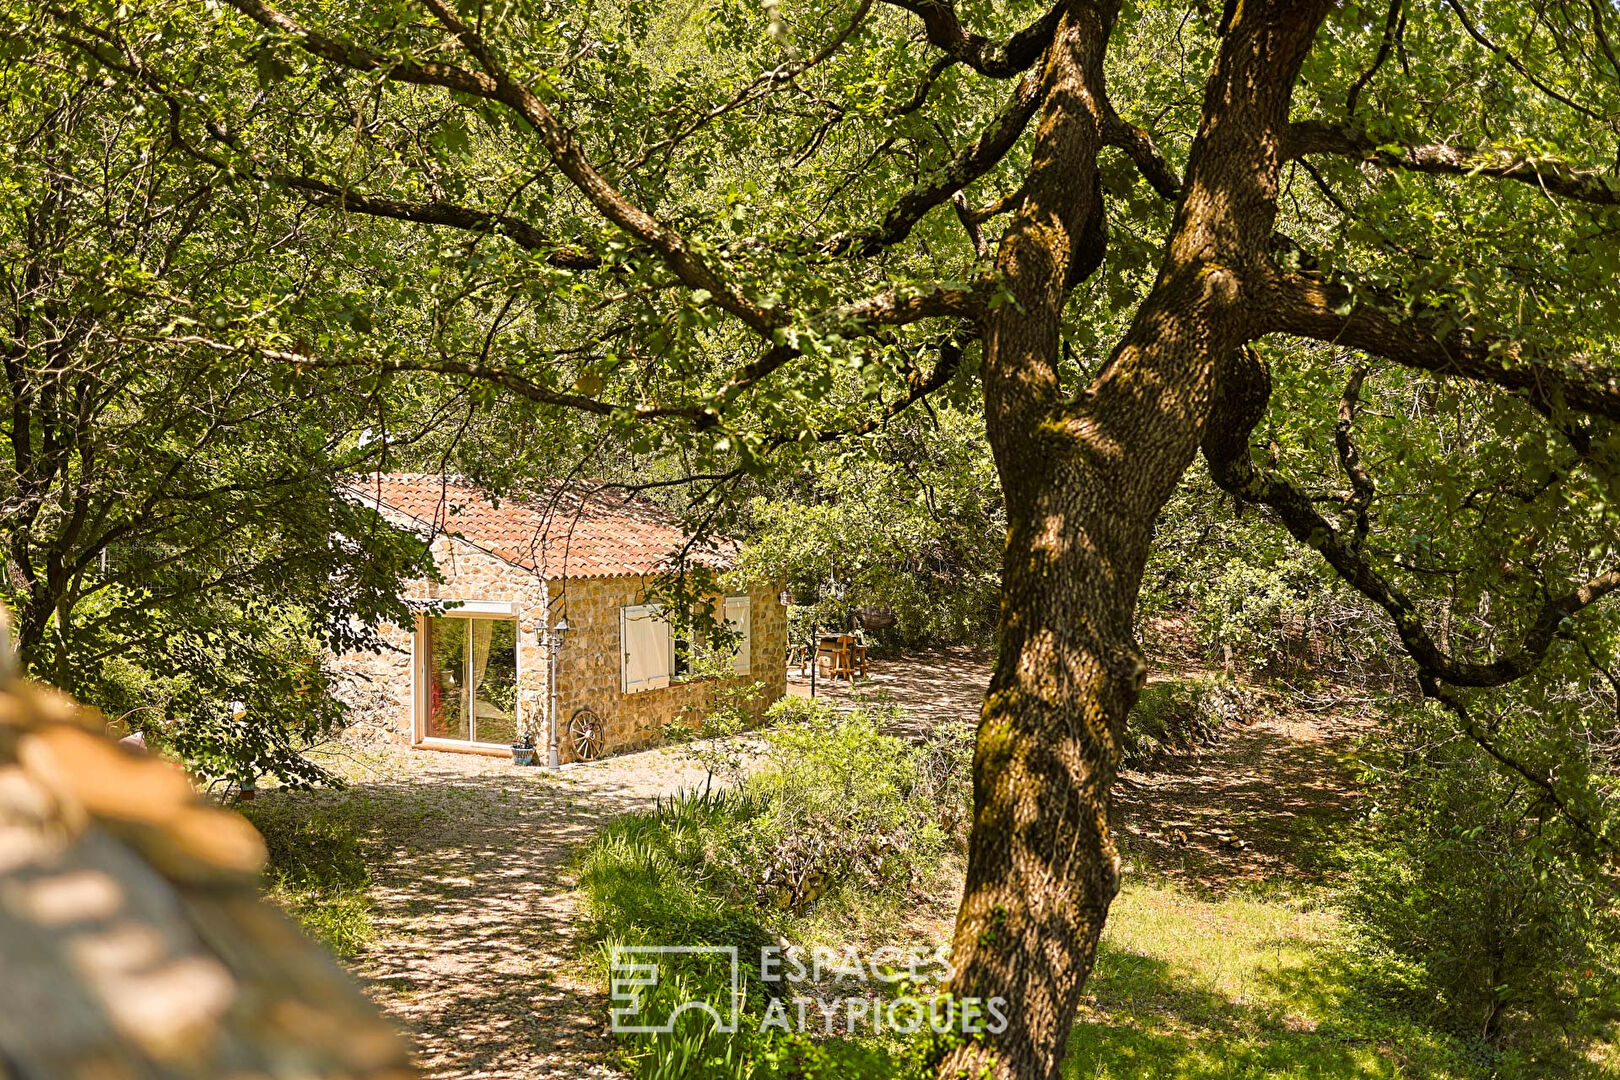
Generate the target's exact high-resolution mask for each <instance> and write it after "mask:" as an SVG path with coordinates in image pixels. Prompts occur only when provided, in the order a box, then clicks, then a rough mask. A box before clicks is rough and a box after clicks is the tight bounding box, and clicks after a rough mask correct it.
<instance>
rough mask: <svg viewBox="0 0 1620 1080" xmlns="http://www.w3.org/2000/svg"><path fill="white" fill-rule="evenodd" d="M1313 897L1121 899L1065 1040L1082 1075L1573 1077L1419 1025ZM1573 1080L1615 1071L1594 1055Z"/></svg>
mask: <svg viewBox="0 0 1620 1080" xmlns="http://www.w3.org/2000/svg"><path fill="white" fill-rule="evenodd" d="M1370 962H1371V961H1369V960H1367V959H1365V958H1364V956H1363V954H1362V953H1361V951H1360V950H1358V949H1356V948H1354V942H1353V941H1352V939H1351V937H1350V932H1349V931H1348V930H1347V929H1346V928H1345V927H1344V926H1343V925H1342V924H1341V922H1340V919H1339V917H1338V916H1337V914H1336V913H1335V912H1334V911H1333V910H1332V909H1331V908H1330V907H1327V906H1324V905H1323V904H1321V903H1320V902H1319V900H1318V897H1316V896H1313V895H1305V896H1301V895H1294V896H1290V895H1288V894H1285V893H1282V892H1280V891H1275V890H1273V891H1269V892H1267V893H1266V894H1263V895H1242V894H1231V895H1227V896H1225V897H1221V898H1211V899H1199V898H1195V897H1192V896H1189V895H1188V894H1186V893H1184V892H1182V891H1180V890H1178V889H1176V888H1174V887H1172V886H1168V885H1161V884H1133V885H1130V886H1128V887H1127V888H1126V889H1125V890H1124V891H1123V892H1122V893H1121V894H1120V896H1119V898H1118V899H1117V900H1115V901H1114V906H1113V909H1112V911H1111V913H1110V915H1109V919H1108V926H1107V929H1106V930H1105V931H1104V935H1103V944H1102V948H1101V950H1100V951H1099V954H1098V962H1097V968H1096V971H1095V972H1094V974H1093V975H1092V979H1091V982H1090V983H1089V984H1088V986H1087V1000H1086V1003H1085V1004H1084V1006H1083V1007H1082V1009H1081V1014H1080V1020H1079V1023H1077V1024H1076V1026H1075V1029H1074V1032H1073V1034H1072V1036H1071V1039H1070V1044H1069V1057H1068V1060H1067V1062H1066V1063H1065V1066H1064V1076H1065V1077H1069V1078H1073V1080H1261V1078H1267V1080H1269V1078H1273V1077H1275V1078H1277V1080H1283V1078H1287V1080H1400V1078H1415V1077H1427V1078H1435V1080H1520V1078H1531V1077H1543V1076H1551V1075H1562V1076H1568V1075H1572V1074H1571V1073H1569V1072H1567V1071H1565V1070H1567V1069H1568V1063H1567V1062H1561V1063H1559V1065H1558V1066H1557V1070H1558V1071H1556V1072H1554V1071H1552V1070H1551V1069H1550V1068H1548V1067H1543V1066H1540V1065H1538V1064H1537V1063H1536V1062H1534V1061H1529V1060H1523V1059H1516V1058H1514V1057H1512V1056H1511V1055H1500V1054H1495V1053H1493V1052H1491V1051H1490V1050H1489V1048H1486V1047H1484V1046H1482V1045H1480V1044H1477V1043H1472V1042H1468V1041H1465V1040H1462V1039H1458V1038H1455V1037H1453V1036H1451V1035H1449V1034H1446V1033H1444V1032H1441V1031H1438V1030H1436V1029H1433V1028H1431V1027H1428V1026H1426V1025H1424V1024H1422V1023H1420V1022H1419V1021H1417V1020H1415V1019H1413V1018H1411V1017H1410V1016H1409V1015H1407V1014H1405V1013H1403V1011H1402V1010H1401V1009H1400V1008H1399V1007H1398V1006H1397V1005H1396V1004H1394V1003H1392V1002H1389V1001H1386V1000H1383V999H1381V998H1380V997H1379V996H1378V994H1377V993H1376V992H1375V990H1374V989H1373V988H1374V987H1376V986H1378V985H1380V983H1382V982H1385V981H1386V980H1385V979H1384V978H1383V974H1384V973H1381V972H1378V971H1374V970H1370V969H1369V967H1368V964H1369V963H1370ZM1589 1065H1590V1067H1589V1068H1582V1069H1579V1070H1577V1072H1576V1073H1575V1074H1574V1075H1585V1076H1590V1077H1593V1078H1596V1077H1598V1076H1613V1075H1615V1073H1614V1072H1612V1071H1610V1068H1611V1066H1610V1065H1606V1064H1604V1063H1603V1062H1602V1061H1600V1060H1593V1061H1592V1062H1590V1063H1589Z"/></svg>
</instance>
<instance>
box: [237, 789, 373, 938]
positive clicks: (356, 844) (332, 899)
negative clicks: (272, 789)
mask: <svg viewBox="0 0 1620 1080" xmlns="http://www.w3.org/2000/svg"><path fill="white" fill-rule="evenodd" d="M239 809H240V810H241V811H242V812H243V814H245V815H246V816H247V818H248V820H249V821H251V822H253V824H254V827H256V828H257V829H258V830H259V833H260V835H262V836H263V837H264V843H265V848H266V849H267V850H268V852H269V861H268V862H267V864H266V866H265V892H266V895H267V896H269V898H270V899H271V900H274V901H275V902H276V903H277V904H279V905H280V906H281V907H282V908H283V909H284V910H286V912H287V913H288V914H289V915H291V916H292V917H293V918H294V919H295V920H297V922H298V924H299V925H300V926H302V927H303V928H304V930H305V931H306V932H307V933H309V934H310V935H311V936H312V937H315V938H317V939H319V940H320V941H322V942H324V943H325V944H326V946H327V947H328V948H329V949H331V950H332V952H333V953H335V954H336V955H338V956H353V955H355V954H357V953H359V952H361V951H362V950H363V949H365V947H366V946H367V945H369V944H370V943H371V941H372V938H373V936H374V930H373V927H372V923H371V900H370V898H369V897H368V896H367V893H366V889H367V886H369V885H370V883H371V872H370V870H369V869H368V868H367V865H366V859H365V855H364V853H363V852H362V851H361V848H360V841H359V836H358V834H357V832H356V830H355V828H354V826H353V824H352V823H351V822H350V821H349V820H348V819H347V818H345V817H344V816H342V814H341V813H340V812H339V811H337V810H336V809H332V808H327V807H323V806H318V805H309V804H300V803H294V802H291V801H283V800H279V799H267V800H263V801H260V802H254V803H245V804H243V805H242V806H241V807H239Z"/></svg>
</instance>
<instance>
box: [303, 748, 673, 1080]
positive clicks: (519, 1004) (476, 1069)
mask: <svg viewBox="0 0 1620 1080" xmlns="http://www.w3.org/2000/svg"><path fill="white" fill-rule="evenodd" d="M341 771H342V772H343V773H345V774H346V776H347V777H348V779H349V780H350V781H351V784H350V787H349V788H347V789H346V790H343V791H340V792H324V791H323V792H314V793H308V794H304V795H299V796H294V797H297V798H309V799H313V800H318V801H322V802H334V803H343V804H345V809H346V811H347V812H348V813H349V814H352V815H353V817H354V818H355V819H356V820H357V821H358V822H360V823H361V826H362V828H363V830H364V834H365V835H366V836H367V844H368V846H369V847H370V849H371V850H370V854H371V855H372V857H373V864H372V881H373V884H372V889H371V896H372V899H373V901H374V902H375V913H374V920H373V921H374V925H375V927H376V930H377V938H376V940H375V942H374V943H373V944H372V945H371V946H370V947H369V948H368V949H367V950H366V952H365V953H364V954H363V955H361V956H360V957H358V958H356V960H355V961H354V962H353V964H352V966H353V967H354V969H355V971H356V974H358V975H359V976H361V978H362V979H363V980H365V982H366V984H367V988H368V991H369V992H370V993H371V995H372V996H373V997H374V998H375V999H376V1000H377V1002H378V1003H379V1004H380V1005H382V1006H383V1007H384V1008H385V1009H387V1010H388V1012H389V1013H391V1014H392V1015H393V1016H394V1017H395V1018H397V1019H398V1020H399V1021H400V1023H401V1024H402V1026H404V1027H405V1029H406V1030H407V1031H408V1032H409V1033H410V1034H411V1035H412V1036H413V1038H414V1041H415V1043H416V1046H417V1061H418V1064H419V1066H420V1067H421V1069H422V1071H423V1073H424V1075H427V1076H431V1077H436V1078H444V1080H449V1078H462V1077H502V1078H522V1080H541V1078H552V1077H609V1076H617V1075H618V1073H616V1072H615V1071H614V1070H613V1069H612V1068H610V1067H609V1066H608V1065H607V1064H605V1062H606V1061H607V1060H609V1059H610V1056H611V1050H612V1045H613V1044H612V1040H611V1038H610V1036H609V1034H608V1031H607V1016H608V1003H607V999H606V996H605V995H604V994H603V992H602V990H601V988H600V986H599V985H598V984H597V981H596V979H595V978H594V977H593V973H592V972H590V971H587V970H584V969H583V967H582V966H581V965H580V963H579V961H578V960H577V959H576V958H575V956H576V952H577V944H576V934H577V933H578V931H579V926H580V923H581V911H580V897H579V894H578V893H577V892H576V891H575V889H574V882H573V880H572V875H571V869H570V865H569V860H570V857H571V856H572V855H573V853H574V852H575V851H576V850H578V848H579V846H580V845H581V844H582V843H584V842H585V841H586V840H587V839H589V837H590V836H591V835H592V834H594V833H595V832H596V830H597V829H599V828H600V827H601V826H602V825H603V824H605V823H606V822H607V821H608V820H609V819H610V818H612V817H613V816H614V815H616V814H620V813H623V812H625V811H627V810H633V809H640V808H645V807H648V806H650V805H651V804H652V802H653V800H654V798H655V797H656V796H660V795H670V794H673V793H674V792H675V791H677V790H678V789H680V788H683V787H684V788H691V787H693V786H695V785H697V784H701V783H702V780H703V771H702V770H701V769H699V768H695V767H694V766H692V765H691V764H690V763H689V762H687V761H685V760H683V759H682V758H681V756H680V755H679V754H678V753H677V752H676V751H672V750H650V751H645V752H642V753H638V754H627V755H623V756H619V757H614V758H610V759H607V760H604V761H600V762H594V763H591V764H588V765H577V766H569V767H566V768H564V769H562V770H559V771H558V772H556V773H551V772H549V771H548V770H545V769H536V768H522V769H520V768H514V767H513V766H512V764H511V763H510V762H509V761H504V760H502V759H498V758H489V757H479V756H474V755H466V754H444V753H425V752H420V751H416V752H412V751H381V752H378V751H363V752H358V753H356V754H355V755H354V756H352V757H350V758H348V759H347V760H346V762H345V764H344V767H343V768H342V770H341Z"/></svg>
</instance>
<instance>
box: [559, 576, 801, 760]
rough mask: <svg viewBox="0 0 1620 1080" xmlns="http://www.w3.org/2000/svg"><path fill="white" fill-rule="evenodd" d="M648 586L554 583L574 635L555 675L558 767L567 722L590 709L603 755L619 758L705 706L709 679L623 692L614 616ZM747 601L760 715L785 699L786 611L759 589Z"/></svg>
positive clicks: (640, 582)
mask: <svg viewBox="0 0 1620 1080" xmlns="http://www.w3.org/2000/svg"><path fill="white" fill-rule="evenodd" d="M651 580H652V579H650V578H636V577H615V578H591V579H583V578H574V579H570V580H568V581H566V582H561V581H555V582H552V588H553V589H554V590H557V608H558V610H559V611H562V612H564V613H566V614H567V616H568V624H569V626H571V627H572V628H573V629H572V630H571V631H570V633H569V634H568V638H567V642H566V644H565V645H564V647H563V652H562V656H561V657H560V658H559V662H558V669H557V692H558V702H557V727H558V735H559V738H558V744H559V749H560V756H561V758H562V760H563V761H564V762H567V761H571V760H573V758H574V748H573V746H572V745H571V740H570V739H569V738H568V730H569V721H570V719H571V718H572V717H573V715H574V714H575V712H576V711H578V710H580V709H583V708H589V709H590V710H591V711H593V712H594V713H596V715H597V716H599V717H601V719H602V720H603V722H604V727H605V732H604V736H603V744H604V745H603V752H604V753H618V752H621V751H625V750H631V749H635V748H637V747H642V746H647V745H650V744H652V743H655V742H657V741H659V739H660V738H661V737H662V735H663V730H664V727H665V726H666V725H667V724H669V723H670V722H671V721H673V720H676V719H677V718H681V717H682V716H683V715H685V716H688V717H689V716H690V715H691V712H690V709H691V708H693V707H695V708H699V709H701V708H702V707H703V704H704V702H705V699H706V697H707V695H708V693H709V691H710V689H711V687H712V684H711V683H710V682H708V681H707V680H696V681H692V682H677V683H672V684H671V685H669V686H666V687H662V688H660V689H657V690H643V691H640V692H638V693H634V694H626V693H624V690H623V685H624V684H623V672H622V670H621V668H620V660H621V653H620V650H621V645H620V642H619V609H620V608H623V607H628V606H633V605H635V604H640V603H643V602H645V600H646V589H647V586H648V585H649V584H650V582H651ZM749 595H750V598H751V599H752V601H753V611H752V614H751V616H750V623H751V626H752V643H751V646H750V649H749V660H750V666H751V673H750V675H749V676H747V678H748V679H749V680H750V681H753V682H759V683H763V684H764V691H763V692H762V694H761V695H760V697H759V699H758V701H757V707H758V708H759V709H761V710H763V709H764V708H766V707H767V706H769V704H770V703H771V702H773V701H775V700H776V699H777V698H779V697H781V696H782V695H783V694H785V693H787V664H786V660H785V657H786V654H787V609H786V608H784V607H783V606H782V605H781V604H779V603H777V600H776V592H775V590H773V589H771V588H769V587H768V586H764V585H761V586H757V587H755V588H753V589H751V590H750V591H749ZM742 679H743V677H742V676H739V681H742Z"/></svg>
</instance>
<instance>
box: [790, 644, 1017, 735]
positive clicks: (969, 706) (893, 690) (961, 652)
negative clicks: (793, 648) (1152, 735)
mask: <svg viewBox="0 0 1620 1080" xmlns="http://www.w3.org/2000/svg"><path fill="white" fill-rule="evenodd" d="M990 666H991V661H990V659H989V657H987V656H985V655H984V654H983V653H979V652H975V651H973V650H972V649H968V648H965V647H958V648H953V649H941V650H938V651H934V652H926V653H916V654H913V655H910V656H907V657H905V658H904V659H900V660H874V661H872V662H870V663H869V664H868V665H867V675H866V677H865V678H858V679H855V680H854V682H853V684H851V683H849V682H845V681H844V680H842V679H838V680H834V679H828V678H825V677H821V678H818V679H817V680H816V696H817V697H823V698H826V699H827V700H828V701H831V702H833V703H835V704H836V705H838V706H839V707H840V708H849V707H852V706H853V705H854V704H855V703H856V702H858V701H860V700H861V699H863V698H872V699H875V700H885V699H887V700H892V701H895V702H897V703H899V704H901V705H903V706H904V707H905V711H906V714H905V717H904V721H903V723H902V725H901V727H900V729H899V730H898V731H897V732H896V734H903V735H908V736H911V737H913V738H918V737H921V736H923V735H926V734H927V733H928V732H929V731H931V730H933V728H934V727H936V726H937V725H939V724H941V723H944V722H946V721H951V720H960V721H964V722H966V723H970V724H976V723H978V721H979V707H980V706H981V705H983V704H984V691H985V687H987V686H989V685H990ZM823 670H825V669H823ZM788 693H789V694H792V695H794V696H795V697H808V696H809V693H810V679H809V677H808V676H807V675H801V674H800V673H799V668H798V666H797V665H795V666H793V667H790V668H788Z"/></svg>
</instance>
